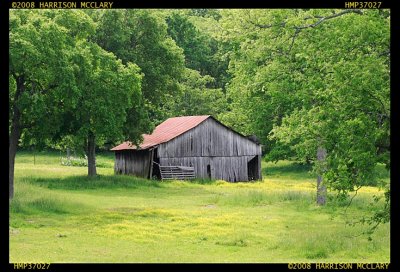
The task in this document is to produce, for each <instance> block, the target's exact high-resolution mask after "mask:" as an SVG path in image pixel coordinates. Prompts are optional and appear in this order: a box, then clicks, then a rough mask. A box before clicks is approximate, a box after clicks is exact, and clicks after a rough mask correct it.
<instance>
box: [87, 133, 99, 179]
mask: <svg viewBox="0 0 400 272" xmlns="http://www.w3.org/2000/svg"><path fill="white" fill-rule="evenodd" d="M87 157H88V175H89V177H94V176H96V175H97V173H96V143H95V136H94V134H93V132H91V131H89V134H88V141H87Z"/></svg>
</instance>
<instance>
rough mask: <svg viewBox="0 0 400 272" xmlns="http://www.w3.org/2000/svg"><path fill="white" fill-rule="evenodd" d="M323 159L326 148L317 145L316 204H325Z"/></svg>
mask: <svg viewBox="0 0 400 272" xmlns="http://www.w3.org/2000/svg"><path fill="white" fill-rule="evenodd" d="M325 159H326V149H325V148H322V147H318V150H317V160H318V163H319V167H320V168H319V173H318V177H317V204H318V205H325V204H326V185H324V184H323V182H322V174H323V172H324V171H325V167H324V164H325Z"/></svg>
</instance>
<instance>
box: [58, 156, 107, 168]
mask: <svg viewBox="0 0 400 272" xmlns="http://www.w3.org/2000/svg"><path fill="white" fill-rule="evenodd" d="M61 165H63V166H79V167H87V166H88V160H87V156H86V155H85V157H83V158H82V157H81V158H77V157H72V156H71V157H69V158H64V157H62V158H61ZM96 167H100V168H107V167H109V166H108V165H107V163H99V162H98V161H96Z"/></svg>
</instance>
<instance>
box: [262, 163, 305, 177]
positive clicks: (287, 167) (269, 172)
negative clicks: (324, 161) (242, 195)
mask: <svg viewBox="0 0 400 272" xmlns="http://www.w3.org/2000/svg"><path fill="white" fill-rule="evenodd" d="M311 169H312V165H311V164H301V163H297V162H292V163H288V164H284V165H282V164H279V163H278V164H276V165H270V164H269V165H268V166H266V167H263V168H262V174H263V175H264V176H274V175H282V176H302V177H304V178H308V177H310V176H311V175H310V173H309V171H311Z"/></svg>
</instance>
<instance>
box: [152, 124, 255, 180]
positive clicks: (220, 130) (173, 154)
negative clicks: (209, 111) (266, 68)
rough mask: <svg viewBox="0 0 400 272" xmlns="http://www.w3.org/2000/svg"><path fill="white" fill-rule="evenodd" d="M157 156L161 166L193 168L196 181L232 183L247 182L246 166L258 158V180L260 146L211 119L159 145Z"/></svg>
mask: <svg viewBox="0 0 400 272" xmlns="http://www.w3.org/2000/svg"><path fill="white" fill-rule="evenodd" d="M157 155H158V157H159V158H160V165H169V166H173V165H181V166H193V167H194V168H195V172H196V176H197V177H199V178H207V177H210V176H211V178H212V179H223V180H227V181H233V182H235V181H247V180H248V179H249V177H248V169H247V163H248V162H249V161H250V160H251V159H253V158H254V157H255V156H257V155H258V160H259V163H258V165H259V166H260V167H259V169H257V170H258V171H257V172H258V177H257V178H258V179H261V159H260V158H261V146H260V145H258V144H256V143H254V142H252V141H250V140H248V139H247V138H245V137H243V136H241V135H239V134H237V133H235V132H233V131H232V130H230V129H227V128H226V127H224V126H222V125H221V124H219V123H218V122H216V121H215V120H213V119H211V118H210V119H207V120H206V121H204V122H203V123H201V124H200V125H198V126H197V127H195V128H193V129H192V130H190V131H188V132H186V133H184V134H182V135H180V136H178V137H177V138H175V139H173V140H171V141H169V142H167V143H163V144H161V145H159V146H158V148H157ZM207 166H209V168H208V169H209V171H210V172H208V169H207Z"/></svg>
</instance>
